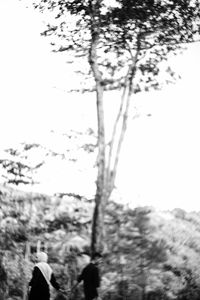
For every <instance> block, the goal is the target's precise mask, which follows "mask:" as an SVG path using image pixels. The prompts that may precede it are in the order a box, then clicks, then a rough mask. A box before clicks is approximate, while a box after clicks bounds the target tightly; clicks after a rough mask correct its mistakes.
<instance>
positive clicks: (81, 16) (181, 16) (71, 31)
mask: <svg viewBox="0 0 200 300" xmlns="http://www.w3.org/2000/svg"><path fill="white" fill-rule="evenodd" d="M199 6H200V5H199V1H198V0H196V1H193V0H179V1H175V0H171V1H168V0H163V1H161V0H144V1H140V0H136V1H135V0H134V1H133V0H116V1H113V2H112V4H110V5H109V4H107V1H106V0H70V1H65V0H38V2H37V3H36V2H35V7H36V8H39V9H41V10H44V9H48V10H49V11H52V12H53V13H54V14H55V24H52V23H51V24H48V26H47V29H46V30H45V31H44V32H43V35H45V36H49V35H54V37H57V40H56V42H52V45H53V46H54V51H56V52H63V51H67V53H68V55H72V57H73V55H75V58H76V62H79V60H81V61H82V60H83V59H84V58H87V59H88V62H89V66H90V69H89V73H87V74H86V76H87V78H90V79H91V77H92V78H93V86H91V81H89V84H90V86H89V88H88V87H86V89H85V90H93V91H95V93H96V107H97V123H98V132H97V135H98V158H97V169H98V172H97V179H96V195H95V208H94V214H93V225H92V242H91V250H92V251H96V250H99V249H101V248H102V247H103V246H102V242H103V235H104V212H105V207H106V204H107V201H108V200H109V198H110V196H111V193H112V191H113V189H114V187H115V178H116V174H117V166H118V162H119V154H120V150H121V146H122V143H123V139H124V136H125V132H126V128H127V121H128V112H129V106H130V101H131V97H132V95H133V94H135V93H137V92H140V91H148V90H150V89H151V88H154V89H159V88H161V87H162V85H163V82H161V80H160V77H159V75H160V72H162V71H163V70H164V71H165V67H164V66H165V64H163V62H164V61H166V60H167V59H168V56H169V54H170V53H177V52H178V51H179V50H180V49H181V47H182V46H184V45H185V44H186V43H191V42H194V41H195V40H197V38H198V36H199V23H198V22H199ZM73 18H74V19H73ZM70 20H73V22H72V23H70ZM58 44H59V45H58ZM57 45H58V46H57ZM78 65H79V72H81V73H83V71H84V70H81V68H80V64H78ZM84 68H85V65H84ZM166 71H167V74H168V78H166V80H167V82H173V80H174V79H175V73H174V72H173V70H171V68H170V67H168V68H166ZM112 89H118V90H120V91H121V92H122V96H121V104H120V106H119V110H118V114H117V116H116V120H115V122H114V124H113V132H112V135H111V137H110V139H109V141H108V142H107V140H106V133H107V132H106V126H105V120H104V92H105V91H106V90H112Z"/></svg>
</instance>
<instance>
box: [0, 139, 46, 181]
mask: <svg viewBox="0 0 200 300" xmlns="http://www.w3.org/2000/svg"><path fill="white" fill-rule="evenodd" d="M38 147H39V145H38V144H22V145H21V147H19V148H9V149H5V153H6V158H2V159H0V165H1V167H2V170H3V171H4V174H3V175H2V179H3V180H4V182H5V183H8V184H13V185H19V184H25V185H27V184H35V183H36V181H35V180H34V179H33V175H34V173H35V172H36V171H37V170H38V169H39V168H40V167H41V166H42V165H43V162H38V163H36V164H35V165H31V164H30V163H29V162H28V151H29V150H31V149H34V148H38Z"/></svg>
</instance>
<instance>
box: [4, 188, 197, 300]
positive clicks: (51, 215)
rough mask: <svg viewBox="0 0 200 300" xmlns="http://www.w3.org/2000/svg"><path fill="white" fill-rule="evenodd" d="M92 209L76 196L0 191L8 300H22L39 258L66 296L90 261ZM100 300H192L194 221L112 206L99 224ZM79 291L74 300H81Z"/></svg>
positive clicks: (194, 290) (191, 217) (194, 294)
mask: <svg viewBox="0 0 200 300" xmlns="http://www.w3.org/2000/svg"><path fill="white" fill-rule="evenodd" d="M92 211H93V201H91V200H88V199H85V198H83V197H81V196H79V195H75V194H59V195H55V196H54V197H49V196H48V195H42V194H36V193H25V192H22V191H19V190H14V189H12V188H9V187H6V186H0V244H1V245H0V247H1V252H2V254H3V264H4V266H5V270H6V272H7V276H8V293H9V298H8V299H12V300H15V299H16V300H17V299H23V298H24V297H25V294H26V291H27V284H28V281H29V280H30V276H31V270H32V267H33V255H34V254H35V252H36V251H37V250H45V251H48V254H49V263H50V264H51V266H52V267H53V269H54V272H55V274H56V276H57V278H58V281H59V283H60V284H61V286H62V287H63V288H64V289H68V288H70V287H71V286H72V284H73V283H74V282H75V280H76V277H77V275H78V273H79V272H80V270H81V269H82V268H83V266H84V265H85V264H86V263H87V262H88V260H89V249H90V230H91V219H92ZM104 242H105V249H106V250H105V253H104V264H103V267H102V287H101V288H102V295H103V299H105V300H106V299H119V300H120V299H133V298H134V299H160V298H162V299H188V300H189V299H190V300H191V299H197V298H198V297H199V296H200V257H199V251H200V213H199V212H193V213H187V212H185V211H183V210H181V209H175V210H173V211H163V212H160V211H156V210H155V209H154V208H152V207H139V208H135V209H130V208H128V207H125V206H122V205H119V204H117V203H115V202H113V201H110V202H109V204H108V206H107V208H106V216H105V241H104ZM82 295H83V294H82V287H81V286H80V287H78V288H77V289H76V290H75V292H74V293H73V295H72V298H74V299H75V298H76V299H77V298H78V299H81V298H82Z"/></svg>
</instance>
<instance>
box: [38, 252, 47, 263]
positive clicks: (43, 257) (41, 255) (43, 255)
mask: <svg viewBox="0 0 200 300" xmlns="http://www.w3.org/2000/svg"><path fill="white" fill-rule="evenodd" d="M36 259H37V262H47V260H48V256H47V254H46V253H45V252H38V253H37V254H36Z"/></svg>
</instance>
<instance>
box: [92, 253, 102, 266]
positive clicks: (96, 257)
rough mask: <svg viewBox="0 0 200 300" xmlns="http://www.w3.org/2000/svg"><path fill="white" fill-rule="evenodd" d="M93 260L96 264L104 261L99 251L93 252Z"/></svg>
mask: <svg viewBox="0 0 200 300" xmlns="http://www.w3.org/2000/svg"><path fill="white" fill-rule="evenodd" d="M91 260H92V261H93V262H94V263H95V264H99V263H101V261H102V255H101V253H99V252H95V253H93V254H92V256H91Z"/></svg>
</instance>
